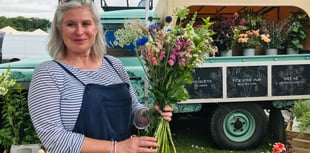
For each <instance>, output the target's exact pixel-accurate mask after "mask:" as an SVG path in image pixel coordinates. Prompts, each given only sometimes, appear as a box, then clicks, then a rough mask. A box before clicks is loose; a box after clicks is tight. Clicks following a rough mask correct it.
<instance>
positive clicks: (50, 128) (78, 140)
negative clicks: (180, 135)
mask: <svg viewBox="0 0 310 153" xmlns="http://www.w3.org/2000/svg"><path fill="white" fill-rule="evenodd" d="M107 57H108V58H109V60H110V61H111V62H112V63H113V66H114V68H115V69H116V70H117V71H118V73H119V74H120V76H121V78H120V77H119V75H118V74H117V72H115V70H114V69H113V67H112V66H111V65H110V64H109V63H108V62H107V61H105V59H103V62H102V63H103V64H102V65H101V67H100V68H98V69H97V70H82V69H79V68H76V67H73V66H70V65H66V64H64V63H62V64H63V65H64V66H65V67H66V68H67V69H68V70H69V71H71V72H72V73H73V74H74V75H75V76H77V77H78V78H79V79H80V80H81V81H82V82H83V83H84V84H89V83H96V84H102V85H110V84H116V83H121V82H126V83H129V84H130V80H129V77H128V74H127V72H126V70H125V69H124V67H123V65H122V63H121V61H120V60H119V59H117V58H115V57H112V56H107ZM83 93H84V85H83V84H82V83H81V82H79V81H78V80H77V79H75V78H74V77H73V76H71V75H70V74H68V73H67V72H65V71H64V70H63V69H62V68H61V67H60V66H59V65H58V64H57V63H55V62H54V61H46V62H43V63H41V64H40V65H38V66H37V67H36V68H35V70H34V73H33V76H32V81H31V83H30V88H29V93H28V107H29V112H30V116H31V119H32V122H33V125H34V127H35V129H36V132H37V134H38V136H39V138H40V140H41V143H42V144H43V145H44V146H45V147H46V148H47V149H48V151H49V152H50V153H79V152H80V150H81V147H82V143H83V140H84V135H82V134H79V133H74V132H72V130H73V128H74V125H75V122H76V120H77V117H78V114H79V111H80V107H81V104H82V98H83ZM130 93H131V96H132V112H133V114H134V113H135V112H136V111H137V110H140V109H142V108H145V107H144V106H143V105H141V104H140V103H139V102H138V100H137V98H136V96H135V93H134V90H133V88H132V86H130Z"/></svg>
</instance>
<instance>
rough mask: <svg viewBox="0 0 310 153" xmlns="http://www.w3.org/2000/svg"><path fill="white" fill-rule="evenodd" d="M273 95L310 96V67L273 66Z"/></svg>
mask: <svg viewBox="0 0 310 153" xmlns="http://www.w3.org/2000/svg"><path fill="white" fill-rule="evenodd" d="M272 95H273V96H285V95H310V65H309V64H308V65H306V64H304V65H274V66H272Z"/></svg>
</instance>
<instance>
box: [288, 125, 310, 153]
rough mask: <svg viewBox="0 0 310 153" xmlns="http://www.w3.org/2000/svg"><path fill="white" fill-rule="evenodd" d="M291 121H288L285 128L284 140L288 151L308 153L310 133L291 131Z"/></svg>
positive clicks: (309, 149) (309, 152)
mask: <svg viewBox="0 0 310 153" xmlns="http://www.w3.org/2000/svg"><path fill="white" fill-rule="evenodd" d="M292 124H293V121H292V120H291V121H289V122H288V124H287V128H286V140H287V143H288V145H287V146H288V148H289V150H291V151H293V152H294V153H310V133H302V134H301V133H300V132H296V131H292Z"/></svg>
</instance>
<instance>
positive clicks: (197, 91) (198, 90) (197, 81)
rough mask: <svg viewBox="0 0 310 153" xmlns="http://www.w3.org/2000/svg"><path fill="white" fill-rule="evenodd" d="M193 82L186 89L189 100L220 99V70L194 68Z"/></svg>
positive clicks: (216, 68) (217, 68) (221, 89)
mask: <svg viewBox="0 0 310 153" xmlns="http://www.w3.org/2000/svg"><path fill="white" fill-rule="evenodd" d="M193 77H194V81H193V83H192V84H191V85H188V86H187V87H186V89H187V91H188V92H189V94H190V98H191V99H200V98H222V97H223V87H222V86H223V85H222V83H223V82H222V80H223V79H222V68H221V67H211V68H196V69H195V72H194V73H193Z"/></svg>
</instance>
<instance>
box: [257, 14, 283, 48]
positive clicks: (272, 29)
mask: <svg viewBox="0 0 310 153" xmlns="http://www.w3.org/2000/svg"><path fill="white" fill-rule="evenodd" d="M288 22H289V20H288V19H286V18H285V19H283V20H278V21H273V20H266V21H265V22H263V27H262V31H263V33H266V34H269V35H270V42H269V43H264V45H265V46H264V47H265V48H276V49H283V48H285V46H284V44H285V43H286V42H285V41H286V40H285V38H286V30H287V29H286V27H287V24H288Z"/></svg>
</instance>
